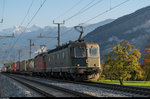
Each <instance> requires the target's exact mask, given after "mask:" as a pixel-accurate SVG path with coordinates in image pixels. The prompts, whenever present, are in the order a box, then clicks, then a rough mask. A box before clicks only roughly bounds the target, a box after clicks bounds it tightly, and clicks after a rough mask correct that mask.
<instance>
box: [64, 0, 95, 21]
mask: <svg viewBox="0 0 150 99" xmlns="http://www.w3.org/2000/svg"><path fill="white" fill-rule="evenodd" d="M94 1H95V0H92V1H91V2H89V3H88V4H87V5H85V6H84V7H83V8H82V9H80V11H78V12H77V13H75V14H74V15H72V16H71V17H69V18H67V19H65V21H68V20H70V19H72V18H73V17H75V16H77V15H79V14H80V13H82V11H83V10H84V9H86V8H87V7H88V6H89V5H90V4H92V3H93V2H94Z"/></svg>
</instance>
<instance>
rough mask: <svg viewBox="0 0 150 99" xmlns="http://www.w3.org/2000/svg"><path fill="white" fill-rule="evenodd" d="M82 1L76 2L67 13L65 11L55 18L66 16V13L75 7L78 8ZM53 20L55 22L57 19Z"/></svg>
mask: <svg viewBox="0 0 150 99" xmlns="http://www.w3.org/2000/svg"><path fill="white" fill-rule="evenodd" d="M82 1H83V0H79V2H77V3H76V4H75V5H73V6H72V7H71V8H70V9H68V10H67V11H65V12H64V13H63V14H61V15H59V16H58V17H57V18H59V17H62V16H64V15H66V14H67V13H68V12H70V11H71V10H72V9H74V8H75V7H76V6H78V5H79V4H80V3H81V2H82ZM57 18H55V20H56V19H57Z"/></svg>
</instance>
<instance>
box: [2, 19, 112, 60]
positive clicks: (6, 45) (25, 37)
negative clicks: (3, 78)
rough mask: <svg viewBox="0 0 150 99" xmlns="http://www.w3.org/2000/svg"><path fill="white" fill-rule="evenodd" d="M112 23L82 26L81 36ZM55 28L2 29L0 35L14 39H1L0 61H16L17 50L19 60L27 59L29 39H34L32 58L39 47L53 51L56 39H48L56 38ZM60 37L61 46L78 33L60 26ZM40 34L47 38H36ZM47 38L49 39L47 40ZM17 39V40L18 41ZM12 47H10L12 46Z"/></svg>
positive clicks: (34, 26) (105, 21) (76, 37)
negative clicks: (19, 51) (12, 36)
mask: <svg viewBox="0 0 150 99" xmlns="http://www.w3.org/2000/svg"><path fill="white" fill-rule="evenodd" d="M112 21H114V19H108V20H104V21H102V22H99V23H95V24H86V25H85V26H84V33H83V36H84V35H86V34H88V33H89V32H91V31H93V30H94V29H96V28H97V27H99V26H101V25H104V24H108V23H110V22H112ZM57 29H58V27H57V26H45V27H39V26H38V25H33V26H31V27H29V28H27V29H25V27H23V26H21V27H17V26H14V27H12V28H8V29H4V30H2V31H0V35H2V36H11V35H12V33H14V34H15V38H7V39H1V42H2V43H0V46H1V49H0V54H1V56H0V60H3V59H7V60H13V61H17V60H18V50H19V49H21V60H23V59H28V58H29V49H30V47H29V45H30V44H29V43H30V42H29V39H34V40H33V43H34V46H32V57H34V56H35V55H37V54H38V52H39V51H40V50H39V49H40V45H46V48H45V49H53V48H55V47H56V46H57V39H56V38H55V39H54V38H50V37H57V31H58V30H57ZM60 30H61V37H60V41H61V44H64V43H66V42H69V41H70V40H72V41H74V40H77V39H78V37H79V35H80V33H78V32H77V31H76V30H75V29H74V28H73V27H65V26H61V28H60ZM40 34H41V35H42V36H44V37H47V38H41V39H40V38H37V37H38V36H40ZM48 37H49V38H48ZM18 38H19V39H18ZM14 44H15V46H14V47H12V45H14ZM6 53H9V56H7V55H6Z"/></svg>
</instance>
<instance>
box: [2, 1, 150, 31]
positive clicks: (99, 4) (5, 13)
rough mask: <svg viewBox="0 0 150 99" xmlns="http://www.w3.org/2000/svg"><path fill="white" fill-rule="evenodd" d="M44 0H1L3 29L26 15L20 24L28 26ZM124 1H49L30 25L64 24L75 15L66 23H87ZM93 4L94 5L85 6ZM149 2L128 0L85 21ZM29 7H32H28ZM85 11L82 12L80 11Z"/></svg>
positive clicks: (123, 12) (122, 12)
mask: <svg viewBox="0 0 150 99" xmlns="http://www.w3.org/2000/svg"><path fill="white" fill-rule="evenodd" d="M44 1H45V0H0V20H1V19H2V18H3V20H4V21H3V23H0V31H1V30H3V29H7V28H12V27H14V26H20V24H21V22H22V21H23V19H24V18H25V20H24V22H23V24H22V25H21V26H27V24H28V23H29V22H30V20H31V19H32V18H33V16H34V15H35V13H36V12H37V10H38V9H39V8H40V6H41V4H42V3H43V2H44ZM124 1H126V0H46V2H45V3H44V5H43V6H42V7H41V9H40V10H39V12H38V13H37V14H36V16H35V17H34V18H33V20H32V21H31V23H30V24H29V26H28V27H31V26H32V25H37V26H40V27H44V26H56V25H55V24H53V20H54V21H55V22H56V23H61V22H63V20H66V19H68V18H69V17H71V16H73V15H76V16H75V17H73V18H71V19H69V20H66V21H65V24H64V26H67V27H72V26H75V25H78V24H80V23H84V22H86V21H87V20H89V19H91V18H93V17H95V16H97V15H98V14H101V13H103V12H105V11H106V10H108V9H110V8H113V7H114V6H116V5H118V4H120V3H122V2H124ZM30 5H32V6H30ZM91 5H94V6H92V7H91V8H89V9H86V8H88V7H90V6H91ZM149 5H150V0H129V1H128V2H126V3H125V4H123V5H121V6H119V7H117V8H115V9H113V10H111V11H109V12H107V13H105V14H102V15H101V16H99V17H96V18H94V19H93V20H91V21H88V22H87V23H86V24H93V23H97V22H100V21H103V20H106V19H110V18H111V19H117V18H119V17H121V16H124V15H127V14H130V13H132V12H134V11H136V10H138V9H140V8H143V7H146V6H149ZM29 8H30V10H28V9H29ZM81 9H82V10H81ZM84 9H86V10H84ZM83 10H84V12H83V13H78V12H79V11H80V12H81V11H83ZM27 12H28V13H27ZM25 16H26V17H25Z"/></svg>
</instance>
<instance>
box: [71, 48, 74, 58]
mask: <svg viewBox="0 0 150 99" xmlns="http://www.w3.org/2000/svg"><path fill="white" fill-rule="evenodd" d="M70 56H74V48H73V47H71V48H70Z"/></svg>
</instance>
